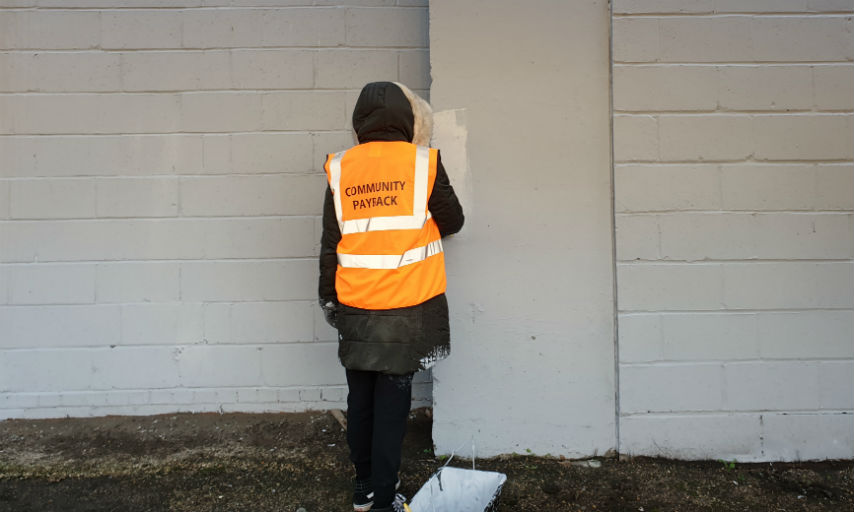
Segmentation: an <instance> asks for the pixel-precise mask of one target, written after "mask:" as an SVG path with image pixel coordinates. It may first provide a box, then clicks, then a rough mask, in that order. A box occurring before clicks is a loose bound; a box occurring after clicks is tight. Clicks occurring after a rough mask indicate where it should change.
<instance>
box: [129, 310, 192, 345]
mask: <svg viewBox="0 0 854 512" xmlns="http://www.w3.org/2000/svg"><path fill="white" fill-rule="evenodd" d="M203 318H204V316H203V312H202V304H200V303H193V302H171V303H156V304H144V303H140V304H122V305H121V341H120V343H121V344H122V345H155V344H157V345H160V344H165V345H187V344H192V343H201V342H202V341H203V340H204V327H203Z"/></svg>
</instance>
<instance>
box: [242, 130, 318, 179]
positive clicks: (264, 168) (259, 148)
mask: <svg viewBox="0 0 854 512" xmlns="http://www.w3.org/2000/svg"><path fill="white" fill-rule="evenodd" d="M312 139H313V137H312V135H311V134H309V133H234V134H231V135H230V136H229V140H230V142H231V169H232V170H233V171H234V172H235V173H239V174H245V173H254V172H259V173H262V172H263V173H283V172H285V173H293V174H301V173H309V172H317V168H318V164H317V160H315V159H314V154H313V152H312Z"/></svg>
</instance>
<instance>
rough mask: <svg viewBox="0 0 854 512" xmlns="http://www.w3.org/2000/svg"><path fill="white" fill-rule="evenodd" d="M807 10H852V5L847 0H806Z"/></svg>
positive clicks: (853, 9) (853, 8)
mask: <svg viewBox="0 0 854 512" xmlns="http://www.w3.org/2000/svg"><path fill="white" fill-rule="evenodd" d="M807 11H810V12H815V11H817V12H821V11H837V12H852V11H854V7H852V6H851V2H850V1H849V0H807Z"/></svg>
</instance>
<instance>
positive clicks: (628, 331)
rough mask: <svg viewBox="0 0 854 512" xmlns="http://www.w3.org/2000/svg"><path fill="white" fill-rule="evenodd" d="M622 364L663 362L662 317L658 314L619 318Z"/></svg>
mask: <svg viewBox="0 0 854 512" xmlns="http://www.w3.org/2000/svg"><path fill="white" fill-rule="evenodd" d="M617 323H618V327H619V328H618V332H619V336H620V339H619V341H618V343H617V344H618V350H619V356H620V363H621V364H625V363H646V362H651V361H661V360H662V359H663V358H664V354H663V351H662V334H661V315H659V314H656V313H637V314H625V313H623V314H620V315H618V317H617Z"/></svg>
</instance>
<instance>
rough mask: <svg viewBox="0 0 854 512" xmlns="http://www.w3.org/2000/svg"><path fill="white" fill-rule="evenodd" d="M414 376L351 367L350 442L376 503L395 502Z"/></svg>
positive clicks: (359, 473)
mask: <svg viewBox="0 0 854 512" xmlns="http://www.w3.org/2000/svg"><path fill="white" fill-rule="evenodd" d="M412 376H413V373H409V374H406V375H388V374H384V373H379V372H370V371H360V370H347V386H348V387H349V393H348V394H347V444H349V446H350V460H351V461H352V462H353V465H354V466H355V468H356V478H358V479H370V480H371V484H372V487H373V490H374V507H375V508H382V507H387V506H389V505H391V502H392V500H394V493H395V491H394V484H395V483H397V472H398V471H399V470H400V457H401V448H402V445H403V436H404V434H406V419H407V417H408V416H409V409H410V407H411V405H412Z"/></svg>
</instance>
